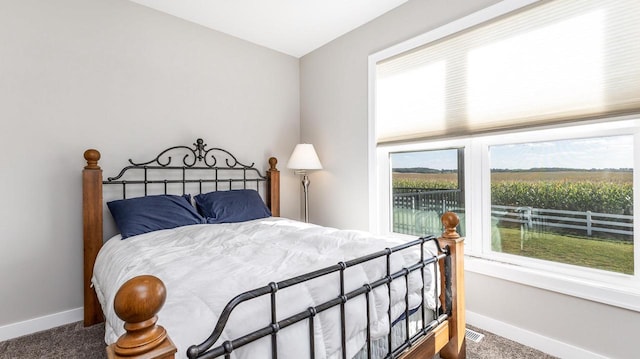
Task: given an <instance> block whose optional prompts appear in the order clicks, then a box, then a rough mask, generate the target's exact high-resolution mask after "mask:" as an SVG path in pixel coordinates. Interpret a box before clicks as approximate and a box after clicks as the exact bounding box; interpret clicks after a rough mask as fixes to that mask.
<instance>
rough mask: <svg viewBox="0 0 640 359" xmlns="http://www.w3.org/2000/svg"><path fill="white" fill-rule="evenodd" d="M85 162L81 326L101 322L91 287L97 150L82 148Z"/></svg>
mask: <svg viewBox="0 0 640 359" xmlns="http://www.w3.org/2000/svg"><path fill="white" fill-rule="evenodd" d="M84 159H85V160H86V161H87V165H86V166H85V167H84V170H83V171H82V220H83V243H84V279H83V280H84V282H83V284H84V325H85V327H87V326H90V325H93V324H96V323H100V322H102V321H104V316H103V315H102V309H101V308H100V302H98V297H97V296H96V293H95V291H94V290H93V288H92V287H91V277H92V276H93V264H94V263H95V261H96V257H97V256H98V251H99V250H100V248H101V247H102V169H101V168H100V166H98V160H100V152H98V151H97V150H92V149H91V150H86V151H85V152H84Z"/></svg>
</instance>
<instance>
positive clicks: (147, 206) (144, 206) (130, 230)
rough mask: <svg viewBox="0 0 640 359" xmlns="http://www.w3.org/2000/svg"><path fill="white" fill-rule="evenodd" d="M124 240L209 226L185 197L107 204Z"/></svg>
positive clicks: (144, 198) (149, 197) (132, 200)
mask: <svg viewBox="0 0 640 359" xmlns="http://www.w3.org/2000/svg"><path fill="white" fill-rule="evenodd" d="M107 206H108V207H109V211H111V215H112V216H113V219H114V220H115V221H116V225H117V226H118V229H119V230H120V234H121V235H122V239H125V238H127V237H131V236H135V235H137V234H142V233H147V232H152V231H158V230H161V229H169V228H176V227H181V226H187V225H190V224H201V223H206V220H205V219H204V218H203V217H202V216H201V215H200V214H199V213H198V212H197V211H196V209H195V208H193V206H192V205H191V202H190V201H189V200H188V199H187V197H186V196H174V195H156V196H146V197H136V198H129V199H121V200H117V201H111V202H108V203H107Z"/></svg>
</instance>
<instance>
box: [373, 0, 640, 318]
mask: <svg viewBox="0 0 640 359" xmlns="http://www.w3.org/2000/svg"><path fill="white" fill-rule="evenodd" d="M537 1H538V0H506V1H502V2H500V3H498V4H496V5H494V6H491V7H488V8H486V9H484V10H481V11H479V12H476V13H474V14H471V15H469V16H467V17H464V18H462V19H460V20H457V21H454V22H452V23H450V24H447V25H445V26H443V27H440V28H438V29H435V30H433V31H430V32H428V33H426V34H423V35H421V36H418V37H416V38H414V39H411V40H409V41H406V42H404V43H401V44H398V45H396V46H394V47H391V48H389V49H386V50H383V51H381V52H379V53H376V54H373V55H371V56H370V57H369V202H370V206H369V208H370V212H369V219H370V221H369V223H370V230H371V231H372V232H374V233H379V234H385V235H394V236H401V237H407V236H406V235H400V234H394V233H391V232H390V230H389V228H391V226H390V224H391V209H390V203H391V201H390V198H391V197H390V196H391V168H390V161H389V158H390V153H391V152H406V151H418V150H432V149H442V148H453V147H464V148H465V150H464V153H465V161H464V163H465V168H464V170H465V176H464V178H465V202H466V214H465V221H466V222H465V225H466V229H467V238H466V243H465V248H466V252H467V255H466V257H465V270H467V271H471V272H474V273H478V274H483V275H487V276H492V277H495V278H499V279H503V280H508V281H512V282H515V283H519V284H524V285H529V286H534V287H538V288H542V289H546V290H550V291H554V292H558V293H562V294H566V295H571V296H576V297H579V298H584V299H588V300H593V301H596V302H600V303H604V304H609V305H613V306H617V307H621V308H625V309H629V310H634V311H637V312H640V241H635V243H634V267H635V268H634V275H626V274H620V273H615V272H608V271H603V270H597V269H590V268H582V267H577V266H573V265H568V264H563V263H556V262H549V261H543V260H537V259H533V258H526V257H521V256H515V255H509V254H504V253H497V252H492V251H491V250H490V243H491V236H490V231H491V228H490V225H483V223H490V213H491V212H490V208H491V199H490V193H491V192H490V185H491V184H490V170H489V166H487V163H488V161H489V151H488V149H489V146H491V145H495V144H503V143H517V142H535V141H543V140H544V141H548V140H554V139H558V140H559V139H570V138H584V137H594V136H595V135H602V136H614V135H622V134H632V135H634V146H635V151H634V152H635V153H636V154H640V119H638V116H635V117H625V118H616V119H605V120H601V121H599V122H598V121H592V122H589V123H586V122H581V123H580V124H571V125H566V124H565V125H555V126H545V127H540V128H538V129H531V130H526V131H523V130H519V131H509V132H503V133H496V134H490V135H482V136H467V137H465V138H450V139H446V140H443V139H439V140H434V141H422V142H408V143H401V144H389V145H377V143H376V133H375V98H376V96H375V81H376V71H375V69H376V63H378V62H379V61H381V60H383V59H386V58H388V57H391V56H394V55H397V54H400V53H402V52H405V51H407V50H409V49H412V48H415V47H417V46H420V45H424V44H426V43H428V42H431V41H435V40H437V39H440V38H442V37H445V36H448V35H450V34H453V33H456V32H458V31H461V30H464V29H466V28H469V27H472V26H474V25H477V24H479V23H482V22H484V21H488V20H490V19H492V18H495V17H498V16H501V15H503V14H506V13H508V12H511V11H513V10H517V9H519V8H521V7H524V6H527V5H530V4H532V3H535V2H537ZM568 127H570V128H571V131H570V136H568V135H567V133H569V132H568V131H566V128H568ZM562 129H565V130H564V131H563V130H562ZM634 169H635V170H636V171H635V174H634V183H633V188H634V213H635V214H636V216H638V214H640V172H638V169H640V155H636V156H635V158H634ZM476 176H479V179H474V177H476ZM487 214H488V215H487ZM487 216H488V217H489V218H488V219H487V218H486V217H487ZM487 220H488V221H489V222H487ZM634 233H636V238H638V235H637V234H638V233H640V220H634ZM477 234H480V236H479V237H478V235H477Z"/></svg>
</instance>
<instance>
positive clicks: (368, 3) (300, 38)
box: [131, 0, 408, 57]
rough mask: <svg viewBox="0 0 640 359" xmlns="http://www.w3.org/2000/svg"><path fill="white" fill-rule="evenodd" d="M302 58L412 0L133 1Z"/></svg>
mask: <svg viewBox="0 0 640 359" xmlns="http://www.w3.org/2000/svg"><path fill="white" fill-rule="evenodd" d="M131 1H133V2H136V3H138V4H141V5H144V6H147V7H150V8H153V9H156V10H159V11H162V12H165V13H168V14H171V15H174V16H177V17H179V18H182V19H184V20H188V21H191V22H194V23H196V24H200V25H203V26H206V27H208V28H211V29H214V30H217V31H220V32H223V33H226V34H229V35H232V36H235V37H238V38H241V39H244V40H247V41H250V42H253V43H255V44H258V45H261V46H265V47H268V48H271V49H273V50H276V51H280V52H283V53H285V54H289V55H291V56H294V57H301V56H304V55H305V54H307V53H309V52H311V51H313V50H315V49H317V48H318V47H320V46H322V45H324V44H326V43H328V42H330V41H331V40H333V39H335V38H337V37H339V36H341V35H343V34H345V33H347V32H349V31H351V30H353V29H355V28H357V27H359V26H361V25H363V24H365V23H367V22H369V21H370V20H373V19H374V18H376V17H378V16H380V15H382V14H384V13H386V12H387V11H389V10H391V9H393V8H395V7H397V6H400V5H402V4H403V3H405V2H407V1H408V0H131Z"/></svg>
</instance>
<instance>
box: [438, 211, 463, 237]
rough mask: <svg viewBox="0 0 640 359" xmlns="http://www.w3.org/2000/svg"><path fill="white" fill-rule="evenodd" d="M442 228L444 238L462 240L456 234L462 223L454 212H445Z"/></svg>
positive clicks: (442, 218)
mask: <svg viewBox="0 0 640 359" xmlns="http://www.w3.org/2000/svg"><path fill="white" fill-rule="evenodd" d="M441 221H442V226H443V227H444V233H442V237H443V238H449V239H455V238H460V234H458V232H456V227H457V226H458V224H459V223H460V218H458V215H457V214H455V213H453V212H445V213H444V214H443V215H442V217H441Z"/></svg>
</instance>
